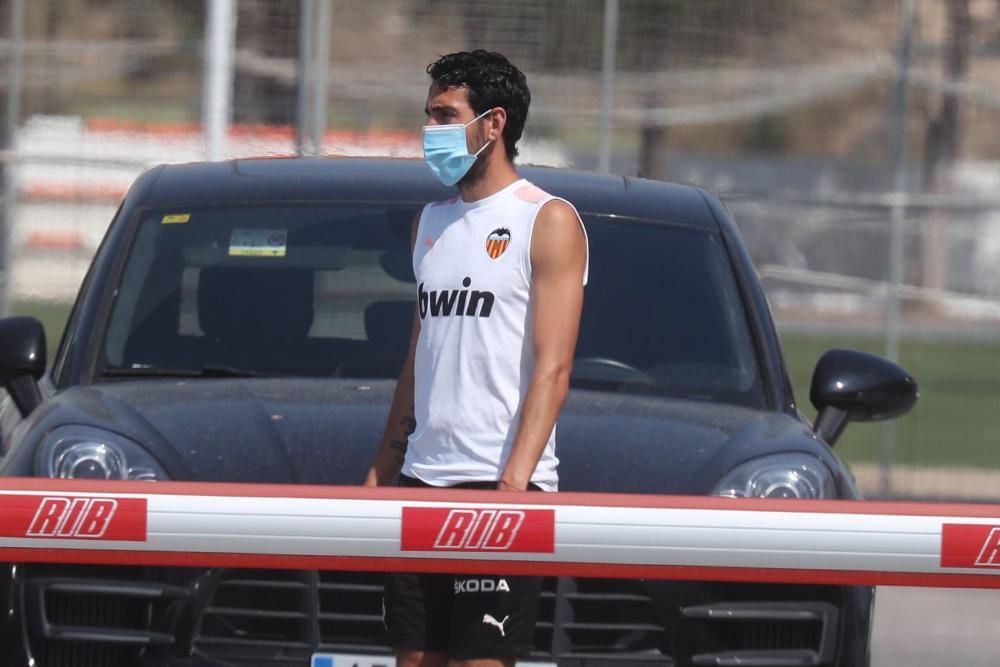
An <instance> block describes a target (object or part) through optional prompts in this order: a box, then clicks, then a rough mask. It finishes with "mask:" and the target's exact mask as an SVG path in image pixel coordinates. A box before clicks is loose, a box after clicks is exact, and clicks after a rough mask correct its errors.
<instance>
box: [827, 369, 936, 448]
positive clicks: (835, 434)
mask: <svg viewBox="0 0 1000 667" xmlns="http://www.w3.org/2000/svg"><path fill="white" fill-rule="evenodd" d="M918 396H919V393H918V389H917V383H916V381H915V380H914V379H913V376H912V375H910V374H909V373H908V372H906V370H905V369H903V368H901V367H900V366H898V365H896V364H894V363H892V362H891V361H889V360H887V359H883V358H882V357H878V356H876V355H874V354H868V353H867V352H859V351H858V350H829V351H828V352H826V353H825V354H824V355H823V356H822V357H820V360H819V363H817V364H816V370H814V371H813V377H812V386H811V387H810V389H809V400H810V401H812V404H813V405H814V406H815V407H816V409H817V410H818V411H819V414H817V415H816V423H815V424H814V425H813V430H814V431H815V432H816V434H817V435H818V436H819V437H821V438H823V440H825V441H826V442H827V443H828V444H830V445H831V446H832V445H833V444H834V443H835V442H836V441H837V439H838V438H840V435H841V434H842V433H843V432H844V428H846V426H847V423H848V422H849V421H879V420H882V419H891V418H893V417H898V416H899V415H902V414H905V413H906V412H908V411H909V410H910V408H912V407H913V404H914V403H916V402H917V397H918Z"/></svg>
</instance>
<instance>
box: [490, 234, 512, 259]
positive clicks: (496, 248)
mask: <svg viewBox="0 0 1000 667" xmlns="http://www.w3.org/2000/svg"><path fill="white" fill-rule="evenodd" d="M508 245H510V230H509V229H507V228H506V227H497V228H496V229H494V230H493V231H492V232H490V235H489V236H487V237H486V254H487V255H489V256H490V259H496V258H497V257H499V256H500V255H502V254H503V251H504V250H506V249H507V246H508Z"/></svg>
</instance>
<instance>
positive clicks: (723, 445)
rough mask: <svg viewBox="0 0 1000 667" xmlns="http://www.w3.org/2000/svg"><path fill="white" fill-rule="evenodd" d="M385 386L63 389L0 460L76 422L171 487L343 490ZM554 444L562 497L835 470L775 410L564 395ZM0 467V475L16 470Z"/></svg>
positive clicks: (363, 464) (177, 384) (176, 384)
mask: <svg viewBox="0 0 1000 667" xmlns="http://www.w3.org/2000/svg"><path fill="white" fill-rule="evenodd" d="M393 386H394V383H392V382H389V381H384V380H373V381H359V380H329V379H262V378H253V379H172V380H163V379H156V380H146V379H144V380H141V381H139V380H136V381H132V380H130V381H121V382H113V383H105V384H97V385H88V386H81V387H75V388H71V389H68V390H66V391H64V392H61V393H60V394H58V395H57V396H55V397H53V398H51V399H50V400H48V401H46V402H45V404H43V406H42V407H41V408H39V410H37V411H36V413H35V414H32V415H31V419H30V420H29V421H30V422H31V424H30V425H28V429H27V430H28V433H25V434H24V435H23V438H22V439H23V441H22V442H21V444H20V445H19V446H17V447H16V451H15V452H12V454H16V455H17V456H15V457H8V458H13V459H22V461H24V460H27V458H26V457H27V456H28V455H29V454H30V451H27V450H33V449H35V447H37V445H38V443H39V441H40V439H41V437H43V434H44V433H46V432H48V431H51V429H53V428H56V427H58V426H63V425H68V424H86V425H89V426H95V427H98V428H104V429H107V430H110V431H113V432H115V433H118V434H119V435H123V436H126V437H128V438H131V439H132V440H134V441H135V442H137V443H139V444H141V445H142V446H143V447H145V448H146V449H148V450H149V451H150V453H152V454H153V456H155V457H156V458H157V459H158V460H159V461H160V462H161V463H162V464H163V466H164V468H165V469H166V470H167V472H168V473H169V474H170V475H171V476H172V477H173V478H174V479H179V480H199V481H231V482H288V483H309V484H357V483H360V482H361V481H362V480H363V479H364V475H365V472H366V471H367V469H368V465H369V464H370V462H371V459H372V457H373V455H374V453H375V449H376V446H377V444H378V442H379V439H380V437H381V434H382V429H383V428H384V425H385V420H386V415H387V412H388V405H389V402H390V401H391V398H392V390H393ZM31 441H34V444H31ZM557 443H558V447H557V454H558V456H559V458H560V488H561V489H562V490H586V491H606V492H632V493H683V494H702V493H707V492H709V490H710V489H711V487H712V486H713V485H714V484H715V482H716V481H717V480H718V477H719V476H720V475H721V474H722V473H724V472H725V471H726V470H728V469H730V468H731V467H733V466H734V465H738V464H739V463H741V462H743V461H745V460H747V459H750V458H754V457H755V456H760V455H763V454H766V453H771V452H776V451H807V452H812V453H814V454H816V455H817V456H818V457H820V458H824V459H827V460H828V463H831V465H832V466H835V465H836V464H835V463H834V462H830V461H829V458H830V455H829V454H828V450H827V449H826V447H825V446H824V445H822V444H821V443H818V442H817V441H816V440H815V439H814V438H812V436H811V434H810V433H809V431H808V429H807V428H806V427H805V426H804V424H802V423H801V422H799V421H798V420H796V419H794V418H792V417H790V416H788V415H785V414H782V413H776V412H766V411H758V410H751V409H747V408H741V407H737V406H731V405H723V404H718V403H708V402H696V401H685V400H672V399H664V398H654V397H642V396H636V395H630V394H608V393H602V392H591V391H573V392H571V394H570V397H569V398H568V400H567V402H566V406H565V408H564V410H563V413H562V417H561V418H560V421H559V425H558V431H557ZM12 465H13V464H12V463H11V461H5V465H4V468H7V471H8V474H17V473H10V472H9V471H10V469H11V466H12Z"/></svg>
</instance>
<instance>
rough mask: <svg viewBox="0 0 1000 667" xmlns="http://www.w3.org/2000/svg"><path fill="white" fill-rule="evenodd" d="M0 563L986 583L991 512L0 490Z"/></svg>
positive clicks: (536, 496) (528, 498)
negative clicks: (2, 561) (0, 560)
mask: <svg viewBox="0 0 1000 667" xmlns="http://www.w3.org/2000/svg"><path fill="white" fill-rule="evenodd" d="M0 508H2V509H0V559H2V560H4V561H16V562H70V563H118V564H149V565H185V566H190V565H198V566H228V567H278V568H319V569H347V570H365V571H422V572H439V571H447V572H456V573H458V572H462V573H490V574H544V575H572V576H595V577H622V578H656V579H697V580H717V581H754V582H778V583H820V584H865V585H876V584H877V585H905V586H947V587H969V588H1000V506H990V505H964V504H924V503H884V502H850V501H793V500H759V499H739V500H736V499H727V498H711V497H697V498H695V497H680V496H641V495H619V494H589V493H588V494H580V493H558V494H544V493H520V494H510V493H501V492H491V491H458V490H447V489H441V490H438V489H433V490H431V489H397V488H393V489H367V488H361V487H315V486H294V485H242V484H201V483H179V482H161V483H155V484H151V483H143V482H115V483H92V482H74V481H64V480H58V481H57V480H47V479H6V480H3V482H2V483H0Z"/></svg>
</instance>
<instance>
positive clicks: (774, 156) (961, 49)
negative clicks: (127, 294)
mask: <svg viewBox="0 0 1000 667" xmlns="http://www.w3.org/2000/svg"><path fill="white" fill-rule="evenodd" d="M210 9H215V10H218V11H221V12H223V13H225V12H227V11H229V12H230V13H229V15H228V20H229V22H228V23H225V24H224V25H223V29H222V31H221V32H219V33H212V32H211V31H210V30H209V29H208V28H207V26H209V25H210V22H209V21H208V20H207V17H208V16H209V10H210ZM911 11H912V14H911V13H910V12H911ZM226 26H228V29H229V30H231V32H230V33H228V34H229V35H230V36H231V38H232V39H231V41H227V34H226V30H227V28H226ZM0 29H2V30H3V39H2V41H0V56H2V58H3V60H2V63H3V67H4V69H3V77H2V82H3V85H4V87H5V93H6V96H5V99H6V100H7V102H8V103H7V107H6V108H7V116H6V117H7V119H8V127H9V131H8V132H7V133H6V135H5V139H4V141H5V144H4V145H5V146H6V147H7V148H8V149H10V150H8V151H5V152H4V153H3V155H4V156H5V161H4V165H5V169H4V176H5V183H7V184H8V185H10V184H13V183H15V182H16V184H17V187H16V188H13V189H11V190H10V193H11V195H12V196H9V197H6V198H5V202H6V208H5V210H6V211H7V214H8V216H9V217H8V225H7V228H8V230H9V239H10V248H11V262H10V271H9V274H8V275H9V280H8V281H7V282H6V284H7V285H8V289H9V290H10V297H11V299H10V303H12V304H13V307H14V308H15V309H18V310H21V311H25V310H26V309H27V310H32V309H34V310H35V311H37V310H39V309H40V310H41V311H44V312H46V313H50V315H49V316H50V318H51V319H52V321H53V322H58V319H59V317H60V313H64V312H65V304H66V303H68V302H69V301H70V300H71V298H72V296H73V294H74V292H75V290H76V288H77V286H78V284H79V281H80V279H81V277H82V275H83V272H84V270H85V268H86V266H87V263H88V261H89V258H90V256H91V254H92V253H93V250H94V249H95V247H96V245H97V243H98V242H99V240H100V238H101V236H102V234H103V232H104V230H105V228H106V225H107V222H108V221H109V220H110V218H111V216H112V215H113V213H114V209H115V207H116V205H117V202H118V200H119V199H120V197H121V195H122V193H123V192H124V190H125V188H126V187H127V186H128V184H129V183H130V182H131V180H132V179H133V178H134V177H135V176H136V175H137V174H138V173H139V172H140V171H141V170H142V169H144V168H146V167H148V166H150V165H153V164H156V163H159V162H168V161H186V160H193V159H203V158H205V157H207V156H212V155H213V150H214V149H213V146H214V145H215V144H213V141H215V140H217V139H218V137H214V138H213V137H212V136H209V135H210V132H209V124H207V123H206V122H205V121H206V118H207V117H208V116H209V115H210V114H211V113H213V111H211V109H210V108H209V107H211V104H209V102H208V101H211V100H217V101H219V103H220V104H222V105H224V106H223V107H221V108H222V113H223V114H224V115H225V117H226V118H228V119H230V120H231V124H230V125H229V127H228V131H227V132H226V134H225V136H224V137H223V139H224V141H223V143H222V144H221V145H222V149H221V151H222V152H221V155H230V156H240V155H251V154H289V153H296V152H321V153H347V154H390V155H418V154H419V150H420V149H419V129H420V126H421V124H422V122H423V113H422V111H423V104H424V100H425V97H426V92H427V85H428V79H427V76H426V74H425V73H424V67H425V66H426V64H427V63H429V62H432V61H433V60H434V59H436V58H437V57H438V56H439V55H441V54H443V53H447V52H450V51H455V50H460V49H469V48H480V47H481V48H487V49H494V50H498V51H501V52H503V53H505V54H506V55H508V57H510V58H511V59H512V60H513V61H514V62H515V63H516V64H518V65H519V66H520V67H521V68H522V69H524V71H525V72H526V74H527V76H528V80H529V84H530V86H531V90H532V96H533V100H532V106H531V112H530V118H529V121H528V126H527V130H526V133H525V138H524V142H523V146H522V151H521V152H522V156H523V159H524V161H526V162H539V163H547V164H555V165H572V166H575V167H578V168H583V169H608V170H610V171H612V172H617V173H622V174H631V175H636V174H638V175H644V176H648V177H651V178H665V179H671V180H680V181H687V182H693V183H697V184H700V185H703V186H704V187H706V188H709V189H711V190H714V191H716V192H718V193H720V194H721V195H722V196H723V197H724V198H725V199H726V201H727V203H728V204H729V205H730V207H731V208H732V210H733V211H734V213H735V215H736V217H737V220H738V221H739V223H740V225H741V227H742V229H743V231H744V233H745V235H746V238H747V240H748V242H749V245H750V248H751V251H752V253H753V256H754V259H755V261H756V262H757V265H758V267H759V269H760V272H761V275H762V277H763V278H764V281H765V285H766V287H767V288H768V291H769V295H770V297H771V300H772V305H773V307H774V311H775V315H776V317H777V319H778V321H779V323H780V325H781V328H782V331H783V334H784V340H785V347H786V354H787V355H788V358H789V361H790V365H791V372H792V375H793V376H794V379H795V384H796V388H797V391H798V394H799V396H800V398H801V399H803V400H804V399H806V397H807V394H808V379H809V374H810V372H811V368H812V364H813V363H814V362H815V360H816V359H817V358H818V355H819V353H820V352H821V351H822V349H824V348H825V347H829V346H834V345H853V346H858V347H863V348H867V349H871V350H873V351H876V352H883V351H885V350H886V349H887V345H888V349H889V350H890V352H891V353H895V352H896V349H897V347H898V354H899V356H900V358H901V360H902V362H903V363H904V365H908V366H909V367H911V370H912V371H913V372H914V374H915V375H917V378H918V380H919V381H920V382H921V385H922V389H923V399H922V402H921V404H920V407H919V408H918V409H917V410H916V411H915V412H914V413H913V414H912V415H911V416H908V417H906V418H904V419H903V420H901V421H899V422H898V424H897V425H896V427H895V433H888V434H886V433H880V430H879V427H877V426H874V427H873V426H865V425H859V426H852V427H851V429H849V430H848V435H847V436H846V438H845V442H844V443H843V444H842V445H841V446H840V448H841V450H842V453H843V454H844V456H845V458H846V459H847V460H848V461H849V462H851V463H852V464H853V465H854V466H855V469H856V471H857V473H858V477H859V479H860V480H861V481H862V485H863V486H864V487H865V489H866V490H867V491H868V492H870V493H874V494H879V493H887V492H888V493H895V494H905V495H915V496H954V497H958V496H962V497H987V498H990V499H993V500H996V499H1000V484H998V483H997V481H998V477H997V476H996V473H995V471H998V470H1000V453H997V452H996V450H995V445H994V442H995V441H997V440H998V439H1000V438H998V437H997V436H1000V421H997V417H996V416H995V414H994V413H995V412H996V411H995V410H994V409H992V406H995V405H996V403H997V401H998V400H1000V380H997V379H996V378H995V373H994V372H993V369H995V368H997V366H998V360H1000V277H998V276H1000V272H997V271H996V269H995V267H996V266H997V264H998V260H1000V199H998V198H997V197H996V196H995V193H996V191H997V187H996V186H997V185H998V184H1000V135H998V134H997V133H996V132H995V131H994V130H993V128H994V127H995V126H996V125H997V123H998V121H1000V94H997V93H995V92H994V91H995V90H996V89H997V87H996V85H995V84H996V82H997V81H1000V5H998V4H997V3H995V2H981V1H972V0H900V1H899V2H878V1H873V0H850V1H848V2H839V3H830V2H820V1H818V0H816V1H812V0H758V1H755V2H732V1H729V0H573V1H570V0H560V1H555V0H553V1H551V2H537V1H536V0H509V1H507V2H502V3H498V2H495V1H492V0H462V1H461V2H459V1H457V0H433V1H432V0H381V1H380V2H370V1H368V0H336V1H333V0H299V1H298V2H291V1H285V0H210V1H208V2H183V3H163V2H156V1H154V0H141V1H136V0H32V2H30V3H27V2H25V0H10V2H8V3H6V4H5V5H4V6H3V7H0ZM220 49H222V50H223V51H227V52H228V58H223V59H222V60H221V61H220V60H219V57H220V56H219V52H220ZM220 62H221V63H223V64H224V63H226V62H231V63H232V67H231V68H228V69H226V68H225V67H223V68H222V69H217V70H214V71H216V72H221V76H222V79H221V83H218V81H219V80H218V79H216V78H214V75H211V76H210V75H209V74H208V72H210V71H213V70H212V67H217V66H219V64H220ZM213 82H215V83H213ZM213 86H215V88H213ZM219 86H221V88H219ZM223 89H224V90H223ZM218 90H223V92H224V93H225V94H224V95H222V96H219V97H213V95H214V93H215V92H218ZM212 103H213V104H214V102H212ZM218 108H219V107H212V109H215V110H216V111H218ZM894 137H905V138H906V141H905V142H902V143H900V142H898V141H896V140H895V139H894ZM904 147H905V150H903V148H904ZM15 179H16V181H15ZM893 220H896V221H897V223H898V224H897V226H896V229H897V230H898V234H897V236H898V238H899V239H900V241H899V247H900V248H901V249H902V252H901V254H899V255H898V257H899V258H901V259H897V260H895V261H894V260H893V259H892V257H893V254H892V248H893V233H894V232H893V229H894V225H893ZM897 283H900V284H899V285H897ZM897 303H898V304H900V305H899V313H900V314H901V319H900V320H899V322H901V323H902V325H901V326H898V327H897V329H898V330H899V331H900V332H901V342H900V343H899V344H898V345H897V344H896V343H894V342H893V341H892V340H889V341H888V343H887V341H886V333H885V332H886V327H887V326H888V327H889V328H890V330H891V329H892V326H893V322H892V314H893V313H894V312H895V308H894V306H893V304H897ZM53 304H54V305H53ZM887 304H888V305H887ZM33 312H34V311H33ZM887 313H888V314H887ZM53 326H55V325H53ZM52 333H53V332H50V335H51V334H52ZM894 336H895V334H893V332H892V331H890V338H892V337H894ZM53 337H54V336H53ZM804 409H805V410H806V411H807V412H808V406H805V407H804ZM880 461H881V462H882V463H883V464H885V463H892V464H893V467H892V468H891V470H890V469H888V468H884V469H883V471H882V472H881V473H880V472H879V470H878V464H879V462H880ZM887 470H889V471H890V472H891V476H889V475H887V472H886V471H887ZM945 472H947V473H948V475H945V474H944V473H945Z"/></svg>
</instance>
